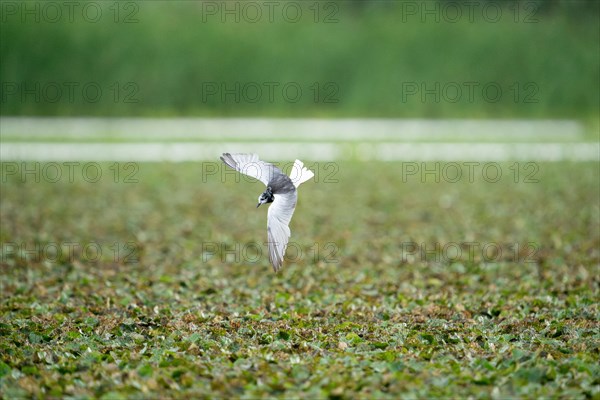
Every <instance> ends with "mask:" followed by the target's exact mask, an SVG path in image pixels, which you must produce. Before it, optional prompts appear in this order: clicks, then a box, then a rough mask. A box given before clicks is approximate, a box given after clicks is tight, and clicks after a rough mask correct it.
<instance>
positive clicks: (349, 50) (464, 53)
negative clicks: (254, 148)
mask: <svg viewBox="0 0 600 400" xmlns="http://www.w3.org/2000/svg"><path fill="white" fill-rule="evenodd" d="M10 3H11V4H13V5H16V6H17V12H16V13H14V10H13V9H7V8H6V7H5V6H6V2H5V4H3V7H2V16H1V17H2V25H1V30H2V32H1V36H2V41H1V44H0V57H1V59H2V63H1V66H0V74H1V77H2V78H1V79H2V90H3V92H4V93H3V94H2V108H1V113H2V115H52V116H58V115H60V116H74V115H94V116H100V115H102V116H276V117H348V116H352V117H400V118H442V117H443V118H447V117H450V118H454V117H460V118H467V117H468V118H489V117H496V118H498V117H500V118H504V117H506V118H509V117H510V118H578V119H583V120H587V121H590V120H595V119H597V110H598V108H599V97H598V90H597V88H598V87H599V86H600V78H599V66H600V55H599V51H598V46H599V39H598V32H599V18H598V14H599V12H600V6H599V3H598V2H596V1H550V2H544V1H522V2H489V1H481V2H477V3H476V4H479V6H475V7H473V13H472V18H471V16H470V15H469V14H468V7H467V6H466V4H467V3H465V2H451V3H452V4H454V5H451V7H454V6H457V7H458V8H459V9H460V10H461V12H462V15H461V17H460V18H458V19H457V22H451V20H453V19H455V18H454V17H453V13H452V9H451V8H447V7H448V2H444V1H442V2H431V1H429V2H401V1H398V2H393V1H368V2H367V1H343V2H342V1H340V2H331V1H328V2H295V3H294V4H300V7H301V10H302V18H299V20H298V21H297V22H295V23H292V22H289V21H286V20H285V18H283V17H282V12H281V10H282V9H283V7H285V5H286V4H287V2H276V3H277V7H276V8H274V10H275V11H274V13H273V18H272V21H269V17H268V15H267V11H268V10H267V8H266V6H264V3H262V2H255V4H258V6H259V7H261V9H262V17H261V18H259V19H258V21H257V22H251V21H250V20H251V19H252V18H253V17H252V16H253V14H252V13H251V11H252V10H247V11H246V13H245V14H244V12H243V11H241V10H242V9H241V8H240V12H239V13H238V16H237V17H240V22H239V23H238V22H235V18H236V16H235V15H222V14H221V11H222V10H218V11H217V13H216V14H214V15H213V14H211V13H209V12H208V11H209V10H212V9H210V8H207V6H211V7H212V6H214V5H216V6H217V7H225V5H224V4H225V3H223V2H187V1H176V2H162V1H156V2H123V3H119V5H118V7H117V8H118V13H116V11H115V4H117V3H113V2H96V4H99V8H100V10H101V11H102V17H101V18H99V20H98V22H94V23H91V22H89V21H86V20H85V19H84V18H82V16H81V10H82V8H83V5H84V4H85V3H81V4H80V6H79V8H76V9H75V12H74V17H73V21H72V22H71V21H69V18H67V15H66V9H63V15H62V18H60V19H59V20H58V21H57V22H50V21H48V19H51V18H52V15H53V14H52V15H50V14H48V15H46V17H48V16H49V15H50V18H44V15H43V14H42V15H41V19H40V21H39V22H36V21H35V18H34V16H33V15H27V14H25V15H24V16H23V15H22V13H20V12H21V11H22V8H23V7H30V8H31V9H33V8H34V7H35V6H34V5H32V4H35V3H34V2H27V4H28V5H27V6H25V5H23V4H24V3H22V2H10ZM226 3H227V7H230V9H235V7H236V4H237V6H238V7H243V6H244V5H243V3H239V2H226ZM488 3H492V5H493V6H494V7H493V9H495V8H496V7H500V10H501V18H499V19H498V21H497V22H493V20H494V12H493V9H492V8H490V9H488V10H487V11H485V12H484V11H483V10H484V7H485V6H486V5H487V4H488ZM57 4H59V3H57ZM407 5H411V7H413V6H416V7H417V15H413V14H412V11H413V9H412V8H407V7H408V6H407ZM42 6H43V5H42ZM42 6H40V7H42ZM111 7H112V8H111ZM311 7H312V8H311ZM436 7H437V9H438V10H439V12H438V13H437V15H436V13H435V12H434V13H433V14H427V13H426V10H428V9H431V10H436ZM445 7H446V8H445ZM317 9H318V13H317V11H316V10H317ZM40 10H42V9H40ZM444 10H446V11H444ZM490 10H491V11H490ZM40 12H42V11H40ZM49 12H50V11H48V12H47V13H49ZM423 12H425V14H424V15H423V14H422V13H423ZM90 14H92V13H91V12H90ZM290 15H291V14H290ZM438 18H439V22H437V21H436V19H438ZM223 19H225V22H223ZM115 20H117V22H115ZM53 82H54V83H57V84H58V85H59V86H61V87H62V89H63V90H64V91H65V93H66V91H67V88H66V87H65V86H64V85H63V84H64V82H71V83H73V82H75V83H77V84H78V86H77V87H76V88H75V92H74V93H75V94H74V96H73V99H69V98H68V96H67V95H66V94H65V93H63V94H62V96H61V97H60V98H59V99H58V101H45V99H44V96H43V93H42V96H41V99H39V101H36V99H35V98H34V96H32V95H27V94H25V95H23V94H22V93H20V92H19V90H21V89H22V88H32V87H33V88H35V85H36V84H39V85H40V90H41V91H43V90H44V88H48V86H47V85H48V84H51V83H53ZM90 82H91V83H95V84H97V85H98V86H99V87H100V88H101V89H102V91H103V95H102V96H100V98H99V99H98V101H97V102H90V101H86V99H85V98H84V96H83V95H82V94H81V91H82V87H83V86H84V85H85V84H87V83H90ZM265 82H276V83H278V84H279V86H278V87H276V88H275V96H274V98H273V101H271V100H270V99H269V96H268V93H267V92H268V88H267V87H266V86H265ZM289 82H295V83H297V84H299V85H300V87H301V88H302V90H303V94H302V96H300V98H299V99H298V101H297V102H291V101H288V100H286V98H284V96H283V95H282V92H281V89H282V87H283V85H285V84H286V83H289ZM465 82H475V83H477V86H476V87H475V92H474V93H475V95H474V97H473V98H472V99H469V96H468V95H467V93H468V88H467V86H465ZM212 83H216V84H217V85H221V84H223V85H225V87H227V88H230V89H231V88H233V90H234V91H237V92H238V95H239V92H240V91H241V89H239V88H238V89H236V86H235V85H236V84H239V85H241V86H240V87H243V85H245V84H248V83H250V84H251V85H258V86H259V87H261V89H263V92H262V95H261V96H260V98H259V99H258V101H255V102H253V101H248V100H249V98H254V97H255V95H254V92H252V93H251V94H248V96H247V98H244V96H243V93H242V96H241V99H240V100H239V101H236V99H235V96H234V95H229V96H226V98H225V99H224V100H223V99H222V98H221V96H219V95H215V96H206V89H207V87H206V85H207V84H212ZM315 83H316V84H318V86H319V89H318V90H317V89H316V87H315V86H314V85H315ZM436 83H437V84H439V85H440V89H439V90H438V92H439V91H442V98H441V99H440V101H439V102H437V101H435V98H434V97H433V96H432V95H428V96H426V97H425V99H422V98H421V86H420V85H421V84H424V85H425V87H426V88H429V89H431V88H435V85H436ZM489 83H493V84H497V85H498V86H499V87H500V88H501V90H502V96H501V97H500V99H499V100H498V101H497V102H494V101H489V99H487V100H486V98H485V96H484V95H483V94H482V88H483V86H485V85H486V84H489ZM328 84H329V86H326V85H328ZM413 84H416V85H417V86H418V87H419V93H417V94H415V95H407V93H406V90H407V89H408V86H407V85H409V86H411V87H412V85H413ZM454 84H457V85H458V86H459V87H460V88H461V90H462V94H461V95H460V96H459V98H458V101H452V99H454V98H456V93H455V92H454V91H453V90H455V86H452V85H454ZM7 85H8V86H7ZM10 85H13V86H10ZM14 85H16V87H17V89H16V90H17V93H16V94H13V93H12V91H13V90H15V86H14ZM45 85H46V86H45ZM115 85H118V86H115ZM126 85H128V86H126ZM448 85H450V86H448ZM255 88H256V86H254V88H249V89H252V90H253V89H255ZM444 88H446V89H448V92H447V93H446V94H447V96H446V97H444V93H443V90H444ZM51 89H52V88H50V89H48V90H49V91H51ZM49 93H50V92H49ZM290 93H291V92H290ZM315 93H318V99H316V98H315ZM490 94H491V95H492V96H494V95H493V90H491V91H490ZM52 96H53V94H49V97H50V98H52ZM128 96H129V97H128ZM327 96H329V99H330V100H335V101H336V102H325V101H324V100H325V98H327ZM126 99H129V100H134V101H135V102H127V101H126ZM71 100H72V101H71ZM528 100H532V101H533V102H529V101H528Z"/></svg>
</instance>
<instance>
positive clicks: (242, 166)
mask: <svg viewBox="0 0 600 400" xmlns="http://www.w3.org/2000/svg"><path fill="white" fill-rule="evenodd" d="M221 161H223V162H224V163H225V164H227V165H228V166H229V167H231V168H233V169H235V170H236V171H239V172H241V173H242V174H244V175H248V176H250V177H252V178H256V179H258V180H259V181H261V182H262V183H264V184H265V186H266V185H268V184H269V181H270V180H271V179H272V178H273V176H274V175H276V174H282V172H281V170H280V169H279V168H277V167H276V166H274V165H273V164H270V163H267V162H264V161H261V160H259V158H258V155H256V154H244V153H234V154H230V153H223V155H222V156H221Z"/></svg>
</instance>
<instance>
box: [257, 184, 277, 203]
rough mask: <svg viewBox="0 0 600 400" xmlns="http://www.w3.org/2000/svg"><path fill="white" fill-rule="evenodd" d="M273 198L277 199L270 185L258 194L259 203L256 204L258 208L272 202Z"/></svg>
mask: <svg viewBox="0 0 600 400" xmlns="http://www.w3.org/2000/svg"><path fill="white" fill-rule="evenodd" d="M273 200H275V196H273V191H272V190H271V187H270V186H269V187H267V190H265V191H264V193H263V194H261V195H260V196H258V204H257V205H256V208H258V207H259V206H260V205H261V204H265V203H272V202H273Z"/></svg>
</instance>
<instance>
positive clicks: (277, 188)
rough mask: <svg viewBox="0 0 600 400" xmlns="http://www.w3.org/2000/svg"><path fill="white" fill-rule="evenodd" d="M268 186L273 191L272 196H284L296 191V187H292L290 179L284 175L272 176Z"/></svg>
mask: <svg viewBox="0 0 600 400" xmlns="http://www.w3.org/2000/svg"><path fill="white" fill-rule="evenodd" d="M268 186H269V187H270V188H271V190H272V191H273V194H286V193H291V192H294V191H295V190H296V186H294V183H293V182H292V180H291V179H290V177H289V176H287V175H286V174H284V173H281V174H275V175H273V177H272V178H271V180H270V181H269V184H268Z"/></svg>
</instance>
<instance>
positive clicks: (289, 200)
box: [221, 153, 315, 272]
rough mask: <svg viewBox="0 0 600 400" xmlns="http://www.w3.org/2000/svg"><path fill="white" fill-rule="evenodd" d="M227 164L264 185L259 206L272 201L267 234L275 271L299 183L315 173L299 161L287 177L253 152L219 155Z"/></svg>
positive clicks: (285, 239)
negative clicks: (265, 187)
mask: <svg viewBox="0 0 600 400" xmlns="http://www.w3.org/2000/svg"><path fill="white" fill-rule="evenodd" d="M221 161H223V162H224V163H225V164H226V165H227V166H229V167H231V168H233V169H235V170H236V171H238V172H241V173H242V174H245V175H248V176H250V177H252V178H256V179H258V180H259V181H261V182H262V183H264V184H265V185H266V186H267V189H266V190H265V191H264V192H263V193H262V194H261V195H260V196H258V204H257V206H256V208H258V207H259V206H260V205H261V204H265V203H273V204H272V205H271V206H270V207H269V211H268V213H267V236H268V244H269V261H271V264H272V265H273V270H274V271H275V272H277V271H279V269H280V268H281V265H282V264H283V256H284V255H285V249H286V247H287V244H288V241H289V239H290V228H289V226H288V225H289V224H290V220H291V219H292V215H293V214H294V209H295V208H296V201H297V200H298V190H297V189H298V186H300V184H301V183H303V182H306V181H307V180H309V179H310V178H312V177H313V176H314V175H315V174H314V173H313V172H312V171H311V170H309V169H308V168H306V167H305V166H304V163H302V161H300V160H296V161H295V162H294V167H293V168H292V171H291V174H290V176H287V175H286V174H284V173H283V172H282V171H281V170H280V169H279V168H277V167H276V166H274V165H273V164H271V163H267V162H264V161H261V160H260V159H259V158H258V155H256V154H240V153H238V154H230V153H223V155H222V156H221Z"/></svg>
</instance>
